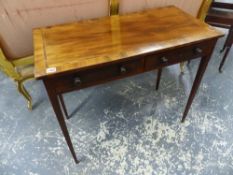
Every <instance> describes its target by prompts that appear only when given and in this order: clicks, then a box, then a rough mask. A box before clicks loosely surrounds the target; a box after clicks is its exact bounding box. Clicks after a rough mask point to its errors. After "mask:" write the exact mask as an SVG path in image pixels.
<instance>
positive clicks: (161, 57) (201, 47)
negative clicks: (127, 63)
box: [145, 42, 211, 71]
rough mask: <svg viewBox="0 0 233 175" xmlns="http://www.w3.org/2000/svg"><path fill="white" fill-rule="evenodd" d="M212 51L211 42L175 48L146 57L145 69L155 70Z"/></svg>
mask: <svg viewBox="0 0 233 175" xmlns="http://www.w3.org/2000/svg"><path fill="white" fill-rule="evenodd" d="M210 51H211V48H210V47H209V43H208V42H205V43H200V44H194V45H192V46H186V47H182V48H176V49H174V50H170V51H166V52H164V53H163V52H161V53H159V54H156V55H149V56H147V57H146V58H145V69H146V70H147V71H148V70H153V69H157V68H162V67H165V66H169V65H172V64H176V63H180V62H183V61H187V60H190V59H194V58H199V57H202V56H204V55H207V54H208V53H209V52H210Z"/></svg>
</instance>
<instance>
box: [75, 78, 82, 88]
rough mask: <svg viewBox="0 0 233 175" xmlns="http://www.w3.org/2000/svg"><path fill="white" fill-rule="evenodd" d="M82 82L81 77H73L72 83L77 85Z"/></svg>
mask: <svg viewBox="0 0 233 175" xmlns="http://www.w3.org/2000/svg"><path fill="white" fill-rule="evenodd" d="M81 83H82V81H81V79H80V78H79V77H75V78H74V85H75V86H78V85H80V84H81Z"/></svg>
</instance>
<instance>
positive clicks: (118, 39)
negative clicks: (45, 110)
mask: <svg viewBox="0 0 233 175" xmlns="http://www.w3.org/2000/svg"><path fill="white" fill-rule="evenodd" d="M222 35H223V34H222V33H220V32H218V31H217V30H216V29H214V28H212V27H210V26H208V25H207V24H205V23H203V22H201V21H198V20H196V19H195V18H194V17H191V16H190V15H188V14H186V13H184V12H183V11H181V10H179V9H177V8H176V7H165V8H160V9H152V10H149V11H146V12H141V13H134V14H129V15H125V16H113V17H107V18H103V19H98V20H90V21H83V22H81V23H76V24H67V25H62V26H55V27H50V28H42V29H36V30H34V43H35V47H34V48H35V67H36V71H35V76H36V78H41V79H43V82H44V85H45V87H46V90H47V93H48V96H49V99H50V102H51V104H52V106H53V109H54V112H55V114H56V117H57V120H58V122H59V125H60V127H61V130H62V133H63V135H64V137H65V139H66V142H67V145H68V147H69V149H70V152H71V154H72V156H73V158H74V160H75V162H76V163H78V162H79V161H78V159H77V157H76V154H75V150H74V147H73V144H72V142H71V139H70V136H69V132H68V129H67V126H66V122H65V117H64V115H63V113H64V114H65V116H67V115H68V114H67V111H66V108H65V103H64V101H63V99H62V98H61V97H60V96H59V95H60V94H63V93H65V92H69V91H74V90H79V89H83V88H86V87H90V86H94V85H97V84H102V83H106V82H108V81H113V80H116V79H121V78H125V77H128V76H132V75H136V74H140V73H144V72H147V71H151V70H155V69H158V70H159V71H158V75H159V77H160V76H161V71H162V68H163V67H166V66H169V65H172V64H177V63H180V62H184V61H189V60H191V59H195V58H201V62H200V65H199V69H198V72H197V75H196V78H195V80H194V83H193V86H192V90H191V93H190V95H189V98H188V102H187V104H186V107H185V110H184V113H183V117H182V122H184V121H185V119H186V116H187V114H188V112H189V109H190V107H191V104H192V102H193V100H194V97H195V95H196V92H197V90H198V88H199V86H200V82H201V80H202V77H203V75H204V72H205V70H206V67H207V65H208V63H209V60H210V58H211V55H212V52H213V49H214V47H215V44H216V41H217V39H218V38H219V37H220V36H222ZM47 71H49V72H47ZM159 82H160V78H158V80H157V83H156V89H158V88H159ZM59 101H60V102H59ZM62 108H63V111H62Z"/></svg>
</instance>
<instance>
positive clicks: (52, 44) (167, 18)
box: [34, 6, 221, 78]
mask: <svg viewBox="0 0 233 175" xmlns="http://www.w3.org/2000/svg"><path fill="white" fill-rule="evenodd" d="M142 33H143V35H142ZM220 35H221V34H220V33H219V32H218V31H216V30H214V29H213V28H211V27H209V26H208V25H206V24H205V23H202V22H200V21H198V20H197V19H195V18H194V17H192V16H191V15H188V14H186V13H185V12H183V11H181V10H180V9H178V8H176V7H173V6H169V7H165V8H159V9H151V10H148V11H145V12H140V13H134V14H128V15H124V16H111V17H105V18H101V19H96V20H87V21H83V22H79V23H74V24H67V25H60V26H54V27H49V28H40V29H35V30H34V49H35V51H34V57H35V63H36V64H35V77H36V78H41V77H44V76H48V75H52V74H58V73H64V72H69V71H72V70H75V71H77V70H81V69H86V68H88V67H92V66H96V65H101V64H106V63H110V62H115V61H120V60H121V59H124V58H132V57H134V56H136V55H142V54H148V53H153V52H157V51H160V50H166V49H170V48H172V47H180V46H183V45H187V44H190V43H192V42H197V41H201V40H206V39H210V38H214V37H217V36H220ZM50 70H51V71H50ZM48 71H49V73H48Z"/></svg>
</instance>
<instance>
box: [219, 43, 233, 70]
mask: <svg viewBox="0 0 233 175" xmlns="http://www.w3.org/2000/svg"><path fill="white" fill-rule="evenodd" d="M230 50H231V47H227V49H226V52H225V54H224V56H223V59H222V61H221V63H220V66H219V69H218V70H219V72H220V73H222V67H223V65H224V63H225V61H226V58H227V56H228V54H229V52H230Z"/></svg>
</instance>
